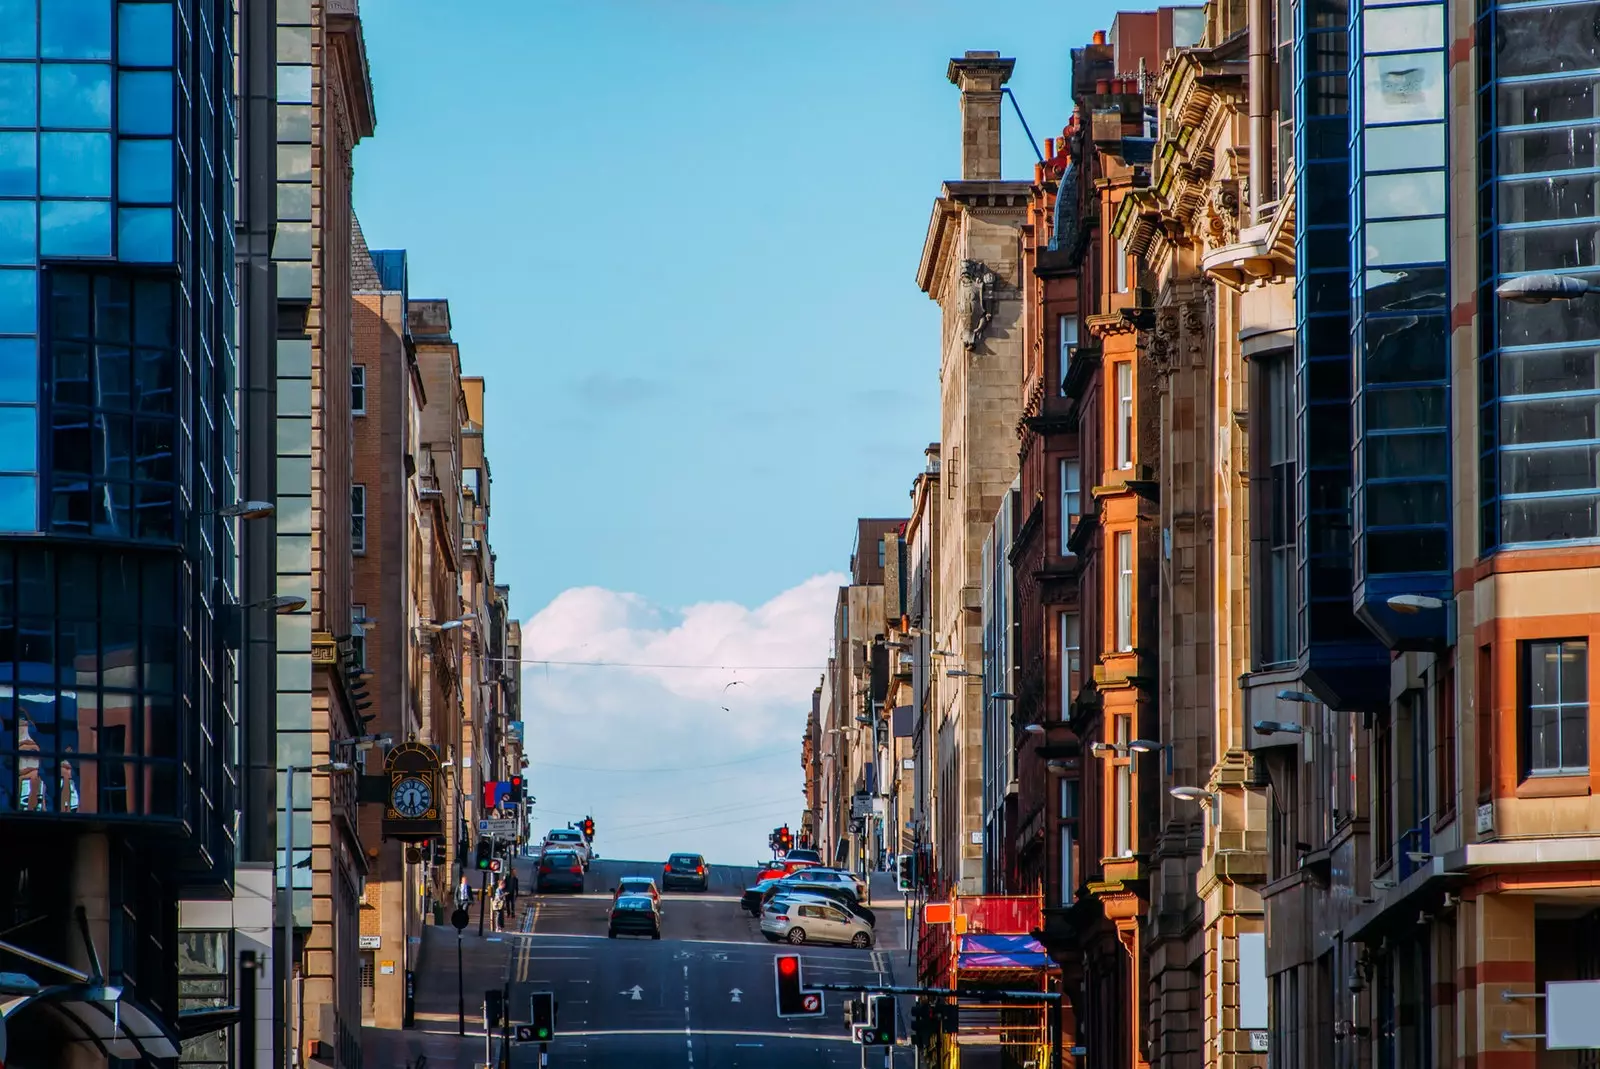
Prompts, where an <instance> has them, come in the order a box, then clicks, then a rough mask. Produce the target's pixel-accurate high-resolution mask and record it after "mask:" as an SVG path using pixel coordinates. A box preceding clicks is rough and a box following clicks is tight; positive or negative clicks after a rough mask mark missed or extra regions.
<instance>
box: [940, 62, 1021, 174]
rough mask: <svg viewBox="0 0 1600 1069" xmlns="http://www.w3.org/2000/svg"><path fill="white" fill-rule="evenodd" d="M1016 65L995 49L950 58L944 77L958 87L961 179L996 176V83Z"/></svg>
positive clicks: (997, 132)
mask: <svg viewBox="0 0 1600 1069" xmlns="http://www.w3.org/2000/svg"><path fill="white" fill-rule="evenodd" d="M1016 65H1017V61H1016V60H1014V59H1001V58H1000V53H998V52H968V53H967V54H966V55H964V56H962V57H961V58H960V59H952V60H951V61H950V68H949V70H948V71H947V77H949V79H950V81H951V82H952V83H954V84H955V85H957V86H959V87H960V89H961V177H962V178H963V179H968V180H973V179H976V180H979V181H982V180H997V179H998V178H999V177H1000V96H1001V93H1000V87H1001V86H1003V85H1005V84H1006V82H1007V81H1008V80H1009V79H1010V77H1011V70H1012V68H1013V67H1015V66H1016Z"/></svg>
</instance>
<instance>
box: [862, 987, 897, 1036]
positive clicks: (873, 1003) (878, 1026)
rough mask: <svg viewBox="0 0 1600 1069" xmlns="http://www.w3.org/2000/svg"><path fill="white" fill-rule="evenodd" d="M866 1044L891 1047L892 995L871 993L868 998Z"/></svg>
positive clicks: (893, 1026)
mask: <svg viewBox="0 0 1600 1069" xmlns="http://www.w3.org/2000/svg"><path fill="white" fill-rule="evenodd" d="M868 1004H869V1006H870V1009H869V1010H868V1011H867V1012H868V1021H867V1023H868V1025H869V1026H870V1028H869V1030H868V1032H867V1046H869V1047H892V1046H894V1040H895V1020H894V996H893V995H873V996H872V998H871V999H869V1000H868Z"/></svg>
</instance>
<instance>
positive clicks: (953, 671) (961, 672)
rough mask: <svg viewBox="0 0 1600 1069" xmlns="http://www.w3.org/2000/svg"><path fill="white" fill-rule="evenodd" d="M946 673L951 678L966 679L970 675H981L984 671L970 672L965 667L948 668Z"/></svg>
mask: <svg viewBox="0 0 1600 1069" xmlns="http://www.w3.org/2000/svg"><path fill="white" fill-rule="evenodd" d="M944 674H945V675H947V676H949V677H950V678H951V679H966V678H967V677H968V676H981V675H982V674H983V673H981V672H969V671H967V670H966V669H965V668H947V669H945V673H944Z"/></svg>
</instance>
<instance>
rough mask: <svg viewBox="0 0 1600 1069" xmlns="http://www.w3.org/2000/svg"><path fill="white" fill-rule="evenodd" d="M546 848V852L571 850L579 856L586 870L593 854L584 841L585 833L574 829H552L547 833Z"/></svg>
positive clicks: (545, 838)
mask: <svg viewBox="0 0 1600 1069" xmlns="http://www.w3.org/2000/svg"><path fill="white" fill-rule="evenodd" d="M544 848H545V849H546V850H551V849H555V850H570V851H571V852H572V853H574V854H577V855H578V858H579V860H580V861H581V862H582V863H583V867H584V868H585V869H587V868H588V867H589V858H590V856H591V854H592V853H593V851H591V850H590V849H589V844H588V843H587V842H585V841H584V838H583V832H581V831H578V830H576V829H574V828H551V829H550V830H549V831H548V832H546V833H545V837H544Z"/></svg>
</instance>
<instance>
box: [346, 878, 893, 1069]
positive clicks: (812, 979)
mask: <svg viewBox="0 0 1600 1069" xmlns="http://www.w3.org/2000/svg"><path fill="white" fill-rule="evenodd" d="M530 869H531V866H530V865H529V864H528V863H527V862H520V861H519V862H518V873H519V878H520V879H521V882H522V886H523V887H525V888H526V887H531V886H532V885H533V878H532V872H531V871H530ZM660 874H661V867H660V864H659V863H656V862H626V861H610V860H597V861H595V863H594V865H593V867H592V868H591V870H590V872H589V874H588V876H587V878H586V880H585V893H584V894H581V895H578V894H549V895H523V896H522V897H520V898H519V899H518V903H517V905H518V910H517V912H518V914H519V916H518V918H517V924H516V927H517V928H519V929H520V930H519V931H516V932H510V931H508V932H505V933H501V934H500V935H499V936H498V938H496V939H495V940H494V941H490V939H489V938H485V939H479V938H478V937H477V936H476V931H477V928H476V919H477V917H476V913H474V915H473V921H474V925H473V927H471V928H469V929H468V933H470V934H468V935H467V936H465V937H464V939H463V947H464V962H465V967H466V971H467V1004H468V1032H469V1036H468V1038H467V1039H465V1040H461V1039H458V1038H457V1037H456V1034H455V1033H456V1025H455V1020H456V991H455V946H454V945H453V944H454V942H455V939H454V935H455V933H454V931H453V930H452V929H450V928H448V927H445V928H430V929H428V930H427V933H426V938H425V942H424V956H423V962H422V969H421V971H420V975H419V978H418V998H417V1007H418V1014H417V1028H416V1029H415V1030H413V1031H411V1032H378V1031H377V1030H374V1029H367V1030H366V1035H365V1042H366V1044H367V1049H368V1050H369V1051H371V1052H373V1054H372V1061H373V1063H374V1064H376V1065H379V1066H382V1067H383V1069H401V1067H403V1066H405V1065H407V1064H408V1062H410V1061H414V1059H415V1057H416V1056H417V1055H418V1054H422V1053H425V1054H427V1056H428V1067H429V1069H458V1067H459V1069H466V1067H469V1066H474V1065H476V1064H481V1062H482V1060H483V1057H484V1043H483V1035H482V1024H481V1013H482V1011H481V1004H482V998H483V989H484V988H485V987H488V986H493V985H495V984H497V983H499V982H500V981H501V980H502V978H503V979H505V980H509V981H510V984H511V1005H512V1019H513V1020H514V1021H526V1020H527V1017H528V1009H527V1007H528V994H529V992H531V991H534V990H550V991H553V992H554V993H555V998H556V1003H557V1007H558V1010H557V1018H556V1025H557V1027H556V1033H557V1034H556V1040H555V1042H554V1043H552V1044H551V1045H550V1061H549V1064H550V1065H551V1066H553V1067H560V1069H566V1067H569V1066H570V1067H583V1069H637V1067H639V1066H646V1065H648V1066H651V1067H664V1066H684V1067H687V1069H741V1067H743V1069H768V1067H771V1069H784V1067H793V1069H801V1067H806V1069H811V1067H818V1069H827V1067H836V1066H837V1067H851V1069H854V1067H858V1066H860V1065H861V1064H862V1048H860V1047H857V1046H855V1045H854V1044H852V1043H851V1042H850V1041H849V1037H848V1031H847V1029H846V1026H845V1024H844V1017H843V1012H844V1011H843V1003H844V999H845V998H846V997H847V996H846V995H845V994H843V993H835V992H830V993H828V995H827V1008H828V1014H827V1016H826V1017H824V1018H820V1019H817V1020H804V1021H790V1020H780V1019H779V1018H778V1016H777V1009H776V992H775V990H774V981H773V965H772V959H773V956H774V955H775V954H777V953H779V952H780V951H781V950H782V949H783V948H780V947H779V946H777V945H774V944H771V943H769V942H767V941H766V940H765V939H764V938H762V936H761V933H760V929H759V927H758V925H757V923H756V920H755V918H753V917H751V916H750V915H749V914H748V913H745V912H744V911H742V910H741V909H740V908H739V905H738V895H739V892H740V891H742V890H743V888H744V887H745V886H746V884H747V883H748V882H749V881H750V880H751V879H753V877H754V869H751V868H742V867H732V866H723V865H713V866H711V873H710V874H711V886H710V889H709V890H708V891H707V892H706V893H705V894H698V893H695V892H673V893H671V894H668V895H666V896H665V897H664V899H663V906H662V910H663V912H662V938H661V939H660V941H655V940H652V939H649V938H640V937H621V938H618V939H615V940H612V939H608V938H607V937H606V911H607V909H608V907H609V905H610V901H611V894H610V889H611V888H612V887H614V886H616V880H617V878H619V877H621V876H631V875H641V876H651V877H654V878H656V879H657V880H658V882H659V879H660ZM873 889H874V891H875V892H876V893H875V895H874V902H875V903H876V905H875V908H876V910H877V912H878V926H879V927H878V933H879V939H880V944H879V946H877V947H875V948H874V949H872V950H869V951H862V950H853V949H851V948H848V947H819V946H807V947H805V948H804V950H803V951H801V958H802V961H803V966H804V971H805V977H806V980H807V982H808V983H816V982H823V983H850V982H862V983H895V982H901V983H904V982H908V977H909V974H910V970H909V968H908V967H907V965H906V950H905V939H904V920H903V916H902V913H901V911H900V910H899V909H898V908H897V904H898V902H899V896H898V894H896V893H894V892H893V891H892V883H891V882H890V880H889V878H888V877H886V876H879V877H876V878H875V880H874V888H873ZM902 1003H903V1004H902V1005H901V1007H900V1025H899V1032H900V1035H901V1036H902V1037H904V1035H905V1031H906V1027H907V1021H908V1018H907V1011H908V1007H909V1001H908V1000H902ZM894 1053H895V1058H894V1061H893V1065H895V1066H901V1067H909V1066H911V1065H912V1057H911V1054H912V1052H911V1050H910V1048H909V1047H900V1048H897V1049H896V1050H895V1052H894ZM869 1064H870V1066H871V1069H878V1067H880V1066H883V1065H885V1062H884V1059H883V1057H882V1051H881V1050H877V1051H875V1052H874V1054H873V1057H872V1059H871V1061H870V1063H869ZM512 1065H513V1066H516V1067H518V1069H521V1067H523V1066H530V1067H531V1066H537V1065H538V1049H537V1047H536V1046H534V1045H532V1044H528V1045H523V1046H516V1047H514V1048H513V1051H512Z"/></svg>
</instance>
